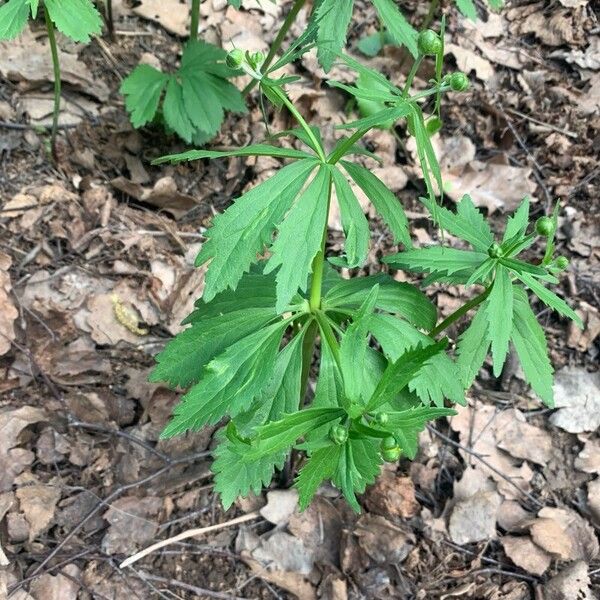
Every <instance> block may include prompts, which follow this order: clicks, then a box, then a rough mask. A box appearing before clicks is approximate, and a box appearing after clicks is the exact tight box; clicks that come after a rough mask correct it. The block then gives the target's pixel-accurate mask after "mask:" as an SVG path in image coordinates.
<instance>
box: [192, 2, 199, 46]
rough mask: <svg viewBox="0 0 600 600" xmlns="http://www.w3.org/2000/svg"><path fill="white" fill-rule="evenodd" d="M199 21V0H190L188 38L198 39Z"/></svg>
mask: <svg viewBox="0 0 600 600" xmlns="http://www.w3.org/2000/svg"><path fill="white" fill-rule="evenodd" d="M199 23H200V0H192V13H191V21H190V40H191V41H195V40H197V39H198V25H199Z"/></svg>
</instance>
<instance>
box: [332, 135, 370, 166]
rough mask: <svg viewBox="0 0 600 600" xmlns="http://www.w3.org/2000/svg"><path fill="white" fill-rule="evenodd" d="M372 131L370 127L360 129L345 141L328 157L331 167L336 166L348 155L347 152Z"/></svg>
mask: <svg viewBox="0 0 600 600" xmlns="http://www.w3.org/2000/svg"><path fill="white" fill-rule="evenodd" d="M370 130H371V128H370V127H367V128H365V129H358V130H357V131H355V132H354V133H353V134H352V135H351V136H350V137H349V138H348V139H347V140H344V141H343V142H342V143H341V144H340V145H339V146H338V147H337V148H336V149H335V150H334V151H333V152H332V153H331V154H330V155H329V156H328V157H327V162H328V163H329V164H330V165H335V163H337V162H338V161H339V160H340V159H341V158H343V157H344V156H345V155H346V152H347V151H348V150H350V148H352V146H354V144H355V143H356V142H358V140H360V139H361V138H362V137H363V136H364V135H366V134H367V133H368V132H369V131H370Z"/></svg>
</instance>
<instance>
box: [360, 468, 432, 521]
mask: <svg viewBox="0 0 600 600" xmlns="http://www.w3.org/2000/svg"><path fill="white" fill-rule="evenodd" d="M365 500H366V503H367V507H368V508H369V510H370V511H371V512H374V513H376V514H378V515H383V516H384V517H398V518H401V519H410V518H412V517H414V516H415V515H417V514H419V511H420V510H421V505H420V504H419V503H418V502H417V499H416V497H415V486H414V483H413V482H412V480H411V479H410V477H400V476H398V475H397V474H396V473H394V472H393V471H387V470H386V471H383V472H382V473H381V475H380V476H379V477H378V478H377V481H376V482H375V484H374V485H373V486H372V487H370V488H369V490H368V492H367V495H366V498H365Z"/></svg>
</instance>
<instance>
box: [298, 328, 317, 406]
mask: <svg viewBox="0 0 600 600" xmlns="http://www.w3.org/2000/svg"><path fill="white" fill-rule="evenodd" d="M317 329H318V325H317V322H316V321H314V320H313V321H312V322H311V323H310V325H309V326H308V329H307V330H306V332H305V334H304V339H303V340H302V373H301V375H300V407H302V402H303V401H304V398H305V396H306V390H307V388H308V376H309V375H310V366H311V364H312V356H313V352H314V349H315V340H316V339H317Z"/></svg>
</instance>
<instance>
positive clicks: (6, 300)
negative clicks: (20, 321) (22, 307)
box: [0, 252, 19, 356]
mask: <svg viewBox="0 0 600 600" xmlns="http://www.w3.org/2000/svg"><path fill="white" fill-rule="evenodd" d="M11 263H12V260H11V258H10V256H8V254H4V252H0V356H2V355H3V354H6V353H7V352H8V351H9V350H10V349H11V342H12V341H13V340H14V339H15V335H16V332H15V321H16V319H17V317H18V316H19V311H18V310H17V308H16V306H15V305H14V302H13V300H12V298H11V297H10V291H11V289H12V286H11V283H10V274H9V272H8V269H9V268H10V265H11Z"/></svg>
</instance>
